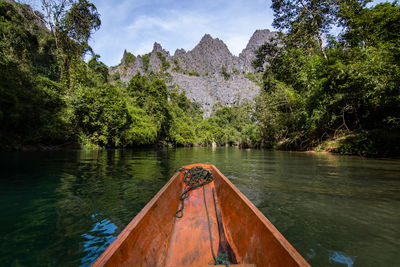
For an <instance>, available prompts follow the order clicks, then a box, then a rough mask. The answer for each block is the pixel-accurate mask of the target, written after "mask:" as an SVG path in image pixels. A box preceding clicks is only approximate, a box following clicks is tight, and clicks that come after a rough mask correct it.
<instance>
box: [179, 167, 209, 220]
mask: <svg viewBox="0 0 400 267" xmlns="http://www.w3.org/2000/svg"><path fill="white" fill-rule="evenodd" d="M180 171H183V181H184V182H185V184H186V185H185V190H183V193H182V194H181V196H180V197H179V200H180V201H181V207H180V209H179V210H177V211H176V212H175V216H176V217H177V218H182V217H183V208H184V206H185V199H187V198H188V197H189V193H190V191H191V190H193V189H196V188H198V187H200V186H203V185H205V184H208V183H211V182H212V181H213V180H214V178H213V176H212V173H211V172H210V171H208V170H206V169H204V168H203V167H193V168H191V169H186V168H180Z"/></svg>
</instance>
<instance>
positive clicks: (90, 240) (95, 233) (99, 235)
mask: <svg viewBox="0 0 400 267" xmlns="http://www.w3.org/2000/svg"><path fill="white" fill-rule="evenodd" d="M97 215H98V214H94V215H92V218H93V219H95V218H96V217H97ZM117 229H118V227H117V226H116V225H115V224H113V223H112V222H111V221H109V220H107V219H103V220H101V221H100V222H96V223H95V224H94V226H93V228H92V229H91V230H90V231H89V233H85V234H82V237H83V238H85V239H86V240H85V241H83V242H82V243H83V252H85V254H86V255H85V257H83V258H82V260H81V263H82V266H88V265H90V263H92V262H93V261H95V260H96V258H97V256H98V255H99V254H101V252H103V251H104V250H105V249H106V248H107V247H108V246H109V245H110V244H111V243H112V242H113V241H114V239H115V236H114V235H113V234H114V233H115V231H116V230H117Z"/></svg>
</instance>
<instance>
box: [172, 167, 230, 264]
mask: <svg viewBox="0 0 400 267" xmlns="http://www.w3.org/2000/svg"><path fill="white" fill-rule="evenodd" d="M179 171H182V172H183V181H184V182H185V184H186V185H185V190H183V193H182V194H181V195H180V197H179V200H180V201H181V207H180V208H179V209H178V210H177V211H176V212H175V216H176V217H177V218H182V217H183V208H184V205H185V199H187V198H188V197H189V195H190V191H191V190H193V189H196V188H198V187H201V186H202V187H203V200H204V206H205V208H206V214H207V222H208V232H209V234H210V247H211V253H212V256H213V258H214V262H215V264H216V265H218V264H224V265H226V266H229V264H230V263H229V261H228V256H227V255H226V254H221V255H218V257H216V256H215V254H214V247H213V242H212V233H211V223H210V215H209V213H208V208H207V201H206V193H205V189H204V185H206V184H209V183H211V182H212V181H213V180H214V177H213V175H212V172H210V171H209V170H206V169H204V168H203V167H199V166H197V167H193V168H190V169H186V168H180V169H179Z"/></svg>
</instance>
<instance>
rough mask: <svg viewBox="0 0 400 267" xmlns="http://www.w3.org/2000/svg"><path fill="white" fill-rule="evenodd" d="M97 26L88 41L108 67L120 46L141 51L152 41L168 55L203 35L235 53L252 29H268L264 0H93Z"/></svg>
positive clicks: (117, 56)
mask: <svg viewBox="0 0 400 267" xmlns="http://www.w3.org/2000/svg"><path fill="white" fill-rule="evenodd" d="M93 3H94V4H95V5H96V7H97V9H98V11H99V13H100V14H101V21H102V25H101V28H100V30H98V31H97V32H96V33H95V34H94V35H93V36H92V39H91V41H90V45H91V46H92V48H93V49H94V51H95V52H96V53H97V54H100V56H101V60H102V61H103V62H104V63H106V64H107V65H108V66H113V65H117V64H119V62H120V60H121V57H122V54H123V51H124V49H127V50H128V51H130V52H131V53H133V54H135V55H138V54H145V53H148V52H150V51H151V50H152V48H153V44H154V42H158V43H160V44H161V45H162V47H163V48H164V49H166V50H167V51H169V52H170V53H171V55H173V54H174V52H175V50H176V49H177V48H184V49H185V50H191V49H192V48H193V47H194V46H195V45H196V44H197V43H198V42H199V41H200V39H201V37H203V35H204V34H205V33H209V34H211V36H213V37H214V38H220V39H222V40H223V41H224V42H225V43H226V45H227V46H228V48H229V50H230V51H231V52H232V53H233V54H236V55H237V54H239V53H240V52H241V51H242V49H244V48H245V46H246V44H247V42H248V40H249V39H250V37H251V35H252V34H253V32H254V31H255V30H256V29H267V28H269V29H271V23H272V20H273V13H272V10H271V9H270V8H269V7H270V5H271V1H267V0H247V1H246V0H229V1H228V0H141V1H139V0H131V1H128V0H120V1H110V0H93Z"/></svg>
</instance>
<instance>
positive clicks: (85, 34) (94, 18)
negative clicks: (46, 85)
mask: <svg viewBox="0 0 400 267" xmlns="http://www.w3.org/2000/svg"><path fill="white" fill-rule="evenodd" d="M42 8H43V10H44V12H45V14H46V16H45V21H46V24H47V25H48V27H49V29H50V31H51V33H52V35H53V37H54V40H55V44H56V48H57V56H58V58H59V61H60V66H61V80H64V81H65V82H66V84H67V86H68V87H69V86H70V68H71V64H73V62H74V60H73V58H74V57H78V58H79V57H82V56H83V55H84V54H86V52H87V51H90V50H91V48H90V46H89V44H88V41H89V38H90V36H91V35H92V34H93V32H94V31H96V30H98V29H99V28H100V25H101V21H100V15H99V13H98V12H97V9H96V6H95V5H94V4H92V3H90V2H89V1H87V0H78V1H76V0H42Z"/></svg>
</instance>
